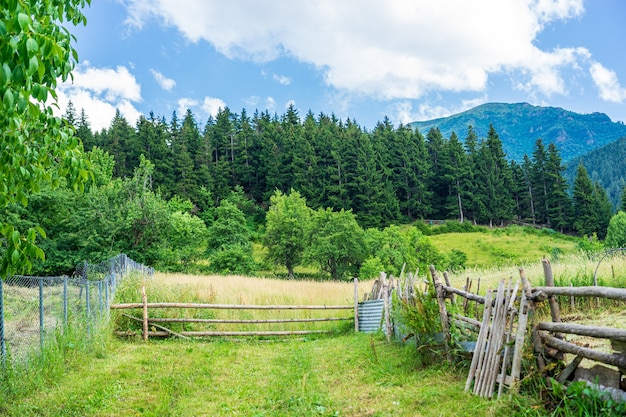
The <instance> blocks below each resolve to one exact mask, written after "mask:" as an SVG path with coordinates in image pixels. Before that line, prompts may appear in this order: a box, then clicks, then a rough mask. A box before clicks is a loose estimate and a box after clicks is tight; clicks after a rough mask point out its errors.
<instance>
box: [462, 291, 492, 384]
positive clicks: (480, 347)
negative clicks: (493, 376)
mask: <svg viewBox="0 0 626 417" xmlns="http://www.w3.org/2000/svg"><path fill="white" fill-rule="evenodd" d="M491 297H492V292H491V290H487V294H486V295H485V309H484V311H483V321H482V325H481V327H480V332H479V333H478V339H477V340H476V349H474V355H472V363H471V365H470V370H469V373H468V375H467V381H466V382H465V392H467V391H469V389H470V387H471V385H472V381H473V380H474V379H475V376H476V370H477V369H478V365H479V363H481V361H482V356H483V354H484V352H485V348H484V347H485V341H486V340H487V336H488V333H489V317H490V316H491Z"/></svg>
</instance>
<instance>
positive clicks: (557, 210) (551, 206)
mask: <svg viewBox="0 0 626 417" xmlns="http://www.w3.org/2000/svg"><path fill="white" fill-rule="evenodd" d="M545 167H546V180H547V184H548V187H547V189H548V194H547V196H546V206H547V207H548V219H549V224H550V225H551V227H553V228H554V229H557V230H559V231H560V232H561V233H563V232H564V231H566V230H569V229H570V228H571V217H572V201H571V198H570V196H569V194H568V193H567V181H566V180H565V178H564V177H563V172H565V167H564V166H563V164H562V162H561V156H560V155H559V150H558V149H557V147H556V145H555V144H554V143H551V144H550V145H548V159H547V161H546V165H545ZM607 226H608V223H607ZM605 230H606V229H605Z"/></svg>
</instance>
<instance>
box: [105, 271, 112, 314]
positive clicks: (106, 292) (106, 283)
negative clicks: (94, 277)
mask: <svg viewBox="0 0 626 417" xmlns="http://www.w3.org/2000/svg"><path fill="white" fill-rule="evenodd" d="M110 285H111V273H110V272H109V273H108V274H107V275H106V278H105V279H104V301H105V304H106V307H107V309H108V308H109V305H110V301H109V286H110Z"/></svg>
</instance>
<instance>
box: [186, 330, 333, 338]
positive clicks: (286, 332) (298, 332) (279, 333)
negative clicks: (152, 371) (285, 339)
mask: <svg viewBox="0 0 626 417" xmlns="http://www.w3.org/2000/svg"><path fill="white" fill-rule="evenodd" d="M180 333H181V334H183V335H185V336H192V337H193V336H195V337H202V336H207V337H208V336H299V335H307V334H326V333H332V330H284V331H283V330H280V331H278V330H277V331H250V332H221V331H214V332H211V331H205V332H202V331H200V332H192V331H188V332H180Z"/></svg>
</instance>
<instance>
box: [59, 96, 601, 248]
mask: <svg viewBox="0 0 626 417" xmlns="http://www.w3.org/2000/svg"><path fill="white" fill-rule="evenodd" d="M66 116H67V119H68V120H70V121H71V122H72V123H74V124H75V125H76V127H77V134H78V136H79V137H80V138H81V139H82V141H83V144H84V146H85V149H87V150H89V149H91V148H92V147H93V146H97V147H99V148H101V149H103V150H105V151H107V152H109V153H110V154H111V155H112V156H113V157H114V158H115V168H114V172H113V175H114V177H116V178H125V177H130V176H132V174H133V170H134V169H135V168H136V167H137V166H138V165H139V159H140V156H141V155H144V156H145V157H146V158H147V159H148V160H150V161H151V162H152V163H153V164H154V174H153V176H152V177H151V178H150V188H151V189H153V190H158V191H159V192H160V194H161V195H162V196H163V197H165V198H166V199H169V198H171V197H173V196H175V195H177V196H179V197H180V198H183V199H189V200H190V201H191V202H192V203H193V204H194V206H195V208H196V210H197V211H198V212H202V211H205V210H206V209H208V208H210V207H213V206H217V205H219V203H220V201H222V200H223V199H225V198H226V197H228V195H229V193H230V192H231V190H233V189H234V188H235V186H241V187H242V189H243V191H244V193H245V195H246V196H248V197H249V198H250V199H251V200H252V201H254V202H255V203H256V204H258V205H260V206H263V207H266V206H267V203H268V202H269V198H270V196H271V195H272V194H273V193H274V191H275V190H280V191H282V192H288V191H289V190H291V189H294V190H298V191H299V192H300V193H301V195H302V196H303V197H304V198H305V199H306V200H307V202H308V205H309V206H310V207H312V208H313V209H318V208H326V207H330V208H333V209H334V210H341V209H344V210H352V211H353V213H354V214H355V215H356V217H357V220H358V222H359V224H360V225H361V226H362V227H384V226H387V225H389V224H392V223H398V222H410V221H413V220H415V219H430V218H433V219H458V220H460V221H461V222H462V221H466V220H468V221H472V222H474V223H477V224H486V225H499V224H503V223H507V222H510V221H514V220H517V221H522V222H528V223H532V224H536V225H542V226H546V227H549V228H554V229H556V230H559V231H561V232H575V233H578V234H580V235H592V234H594V233H595V234H597V235H598V236H599V237H600V238H602V237H603V236H604V234H605V233H606V227H607V225H608V221H609V219H610V217H611V214H612V212H611V209H610V204H609V203H608V200H607V197H606V193H605V192H604V190H603V189H602V187H600V185H599V184H597V183H596V184H593V183H591V182H590V181H591V180H590V179H589V176H588V174H587V172H586V171H584V170H583V169H580V170H579V172H578V174H577V178H576V181H575V184H574V187H573V189H572V190H568V185H567V183H566V181H565V179H564V177H563V172H564V166H563V163H562V161H561V157H560V155H559V151H558V149H557V148H556V147H555V146H554V145H553V144H550V145H549V146H548V147H546V146H544V144H543V142H542V140H541V139H537V140H536V143H535V146H534V151H533V154H532V155H526V156H525V157H524V160H523V163H521V164H518V163H515V162H514V161H508V159H507V155H506V154H505V153H504V151H503V148H502V142H501V141H500V139H499V137H498V133H497V132H496V131H495V129H494V128H493V127H490V130H489V132H488V135H487V137H486V138H478V137H477V135H476V134H475V133H474V131H473V129H472V127H471V126H469V127H468V129H467V132H464V136H463V137H462V138H461V137H459V136H457V134H456V133H453V134H452V135H451V136H450V137H449V138H445V137H443V136H442V135H441V133H440V132H439V130H437V129H432V130H430V131H429V132H427V134H426V136H425V137H424V136H423V135H422V133H420V132H418V131H415V130H413V129H412V128H410V127H409V126H405V125H400V126H398V127H394V126H393V125H392V124H391V123H390V121H389V120H388V119H387V118H385V119H384V120H383V121H382V122H379V123H378V124H377V125H376V126H375V128H374V129H373V130H372V131H371V132H368V131H365V130H364V129H363V128H361V127H360V126H359V125H358V124H357V123H356V122H355V121H353V120H350V119H348V120H347V121H345V122H343V121H341V120H339V119H337V118H336V117H334V116H332V115H331V116H328V115H325V114H320V115H319V116H315V115H314V114H313V113H311V112H308V113H307V114H306V115H305V116H304V119H302V118H301V117H300V115H299V114H298V112H297V110H296V109H295V108H294V107H293V106H292V107H289V108H288V109H287V110H286V112H285V113H284V114H282V115H280V116H279V115H276V114H275V115H273V116H272V115H270V114H269V113H268V112H261V113H259V112H255V113H254V115H252V116H251V117H250V116H249V115H248V114H247V112H246V111H245V110H242V112H241V114H235V113H233V112H231V111H230V110H229V109H228V108H226V109H223V110H221V111H220V112H219V113H218V114H217V116H216V117H215V118H212V117H211V118H209V120H208V121H207V123H206V124H205V126H204V127H203V128H202V129H200V127H199V126H198V124H197V122H196V120H195V118H194V116H193V114H192V112H191V111H190V110H188V111H187V113H186V114H185V116H184V117H183V119H182V121H181V120H180V119H179V118H178V116H177V115H176V113H174V114H173V115H172V118H171V120H170V121H169V123H168V122H167V121H166V120H165V118H163V117H161V118H158V117H155V116H154V114H152V113H151V114H150V116H149V117H148V118H144V117H142V118H140V119H139V121H138V122H137V124H136V126H134V127H133V126H131V125H129V123H128V122H127V121H126V120H125V119H124V118H123V117H122V116H121V115H120V114H119V113H118V114H116V116H115V118H114V119H113V121H112V122H111V126H110V127H109V128H108V129H104V130H102V131H101V132H96V133H92V132H91V130H90V128H89V123H88V120H87V119H86V117H85V115H84V112H81V114H80V116H77V115H76V112H75V110H74V109H73V108H71V107H70V108H68V111H67V115H66ZM529 139H530V138H529ZM581 219H584V220H581Z"/></svg>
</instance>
